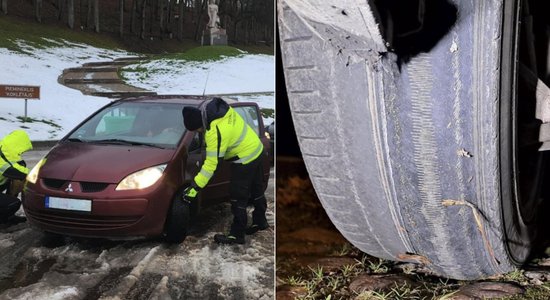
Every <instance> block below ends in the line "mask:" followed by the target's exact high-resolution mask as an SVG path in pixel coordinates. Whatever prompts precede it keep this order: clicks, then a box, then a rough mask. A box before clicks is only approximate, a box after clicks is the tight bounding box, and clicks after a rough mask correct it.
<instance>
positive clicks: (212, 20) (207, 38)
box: [202, 0, 227, 46]
mask: <svg viewBox="0 0 550 300" xmlns="http://www.w3.org/2000/svg"><path fill="white" fill-rule="evenodd" d="M208 18H209V19H208V24H207V25H206V29H205V30H203V32H202V45H204V46H209V45H210V46H211V45H227V34H226V33H225V29H223V28H221V27H220V17H219V16H218V5H217V4H216V1H215V0H209V1H208Z"/></svg>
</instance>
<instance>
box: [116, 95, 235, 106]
mask: <svg viewBox="0 0 550 300" xmlns="http://www.w3.org/2000/svg"><path fill="white" fill-rule="evenodd" d="M212 98H213V97H210V96H194V95H153V96H151V95H149V96H140V97H131V98H123V99H119V100H117V101H121V102H144V103H147V102H150V103H178V104H186V105H196V106H198V105H199V104H201V103H202V102H203V101H205V100H210V99H212ZM220 98H222V99H223V100H224V101H225V102H227V103H228V104H234V103H239V101H237V99H234V98H228V97H220Z"/></svg>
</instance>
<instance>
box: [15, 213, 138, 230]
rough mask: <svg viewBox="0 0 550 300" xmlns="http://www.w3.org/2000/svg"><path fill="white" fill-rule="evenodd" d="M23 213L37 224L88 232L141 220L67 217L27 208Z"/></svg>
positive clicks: (133, 217)
mask: <svg viewBox="0 0 550 300" xmlns="http://www.w3.org/2000/svg"><path fill="white" fill-rule="evenodd" d="M25 213H26V214H27V216H28V217H30V218H31V219H33V220H34V221H37V222H39V223H43V224H47V225H52V226H56V227H63V228H75V229H76V228H78V229H88V230H94V229H98V230H108V229H117V228H122V227H126V226H130V225H132V224H134V223H136V222H137V221H139V219H140V218H141V217H140V216H131V217H125V216H124V217H123V216H116V217H111V216H110V217H105V216H92V215H84V214H82V215H74V214H73V215H72V216H67V215H64V214H63V213H58V212H54V211H41V212H37V211H35V210H31V209H29V208H25Z"/></svg>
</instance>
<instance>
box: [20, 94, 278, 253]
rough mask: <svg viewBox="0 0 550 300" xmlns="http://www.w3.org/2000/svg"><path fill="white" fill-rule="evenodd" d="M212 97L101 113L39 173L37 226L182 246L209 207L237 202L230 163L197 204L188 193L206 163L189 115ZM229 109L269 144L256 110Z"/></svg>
mask: <svg viewBox="0 0 550 300" xmlns="http://www.w3.org/2000/svg"><path fill="white" fill-rule="evenodd" d="M204 100H206V98H204V97H197V96H153V97H139V98H131V99H122V100H117V101H114V102H112V103H110V104H108V105H106V106H105V107H103V108H101V109H100V110H99V111H97V112H96V113H94V114H93V115H92V116H90V117H89V118H88V119H86V120H85V121H84V122H82V123H81V124H80V125H78V126H77V127H76V128H75V129H74V130H72V131H71V132H70V133H69V134H68V135H67V136H66V137H64V138H63V139H62V140H61V141H60V142H59V143H58V144H57V145H56V146H55V147H53V148H52V150H51V151H50V152H49V153H48V154H47V155H46V156H45V157H44V158H43V159H42V160H41V161H40V162H38V163H37V165H36V166H35V167H34V168H33V169H32V170H31V172H30V173H29V176H28V177H27V184H26V187H25V191H24V193H23V208H24V210H25V214H26V215H27V218H28V220H29V223H30V224H31V225H32V226H33V227H36V228H38V229H41V230H44V231H47V232H53V233H59V234H64V235H74V236H88V237H107V238H124V237H153V236H160V235H164V236H165V237H166V238H167V240H169V241H175V242H180V241H182V240H183V238H184V237H185V232H186V229H187V227H188V225H189V221H190V220H192V219H193V218H192V216H193V214H196V213H198V211H199V208H200V207H201V206H204V205H209V204H213V203H216V202H218V201H220V200H227V199H228V198H229V179H230V177H229V176H230V174H229V163H227V162H224V163H222V164H221V166H219V167H218V170H217V171H216V174H215V176H214V177H213V178H212V179H211V181H210V183H209V185H208V186H207V188H205V189H204V190H203V191H202V192H201V195H200V198H199V199H198V200H197V202H196V203H193V204H192V205H191V206H188V205H186V204H184V203H183V202H182V201H180V198H181V192H182V190H183V189H184V188H185V187H186V186H188V185H189V183H190V181H191V180H192V178H193V176H194V175H195V174H196V173H197V172H198V171H199V170H200V163H201V162H202V161H203V160H204V158H205V155H206V153H205V145H204V142H203V135H202V134H199V133H196V132H189V131H186V130H185V127H184V125H183V119H182V118H183V117H182V114H181V111H182V109H183V107H184V106H198V105H199V104H200V103H201V102H202V101H204ZM226 101H227V102H228V103H229V104H230V105H231V106H232V107H233V108H234V109H235V110H236V111H237V112H239V113H240V115H241V116H243V118H244V119H245V120H246V122H247V123H248V124H249V125H250V126H251V127H252V128H253V129H255V130H256V132H257V133H258V135H259V137H260V138H261V140H262V142H263V144H264V147H265V149H266V150H267V151H265V158H264V181H265V187H267V181H268V179H269V155H268V152H269V141H268V139H267V138H266V137H265V132H264V131H265V129H264V124H263V121H262V118H261V115H260V110H259V108H258V105H257V104H256V103H244V102H236V101H232V100H227V99H226Z"/></svg>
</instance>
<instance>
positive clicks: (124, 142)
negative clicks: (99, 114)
mask: <svg viewBox="0 0 550 300" xmlns="http://www.w3.org/2000/svg"><path fill="white" fill-rule="evenodd" d="M93 142H94V143H99V144H119V145H132V146H147V147H153V148H159V149H164V148H163V147H161V146H159V145H155V144H150V143H142V142H134V141H127V140H122V139H106V140H97V141H93Z"/></svg>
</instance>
